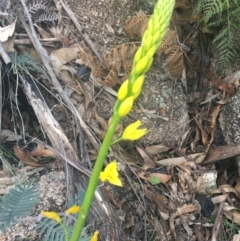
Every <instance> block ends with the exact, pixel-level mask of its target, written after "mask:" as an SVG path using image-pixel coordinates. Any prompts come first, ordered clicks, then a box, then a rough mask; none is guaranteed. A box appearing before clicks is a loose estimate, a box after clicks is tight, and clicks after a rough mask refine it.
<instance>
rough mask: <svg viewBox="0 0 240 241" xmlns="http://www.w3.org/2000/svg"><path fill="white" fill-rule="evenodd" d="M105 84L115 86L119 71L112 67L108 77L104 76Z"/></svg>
mask: <svg viewBox="0 0 240 241" xmlns="http://www.w3.org/2000/svg"><path fill="white" fill-rule="evenodd" d="M103 81H104V85H105V86H108V87H113V86H115V85H116V83H117V81H118V73H117V71H116V70H115V69H111V70H110V71H109V73H108V75H107V76H106V78H104V80H103Z"/></svg>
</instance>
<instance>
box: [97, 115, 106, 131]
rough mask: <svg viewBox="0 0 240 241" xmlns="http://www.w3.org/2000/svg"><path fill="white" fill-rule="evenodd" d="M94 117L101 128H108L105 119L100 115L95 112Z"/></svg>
mask: <svg viewBox="0 0 240 241" xmlns="http://www.w3.org/2000/svg"><path fill="white" fill-rule="evenodd" d="M95 118H96V120H97V121H98V123H99V124H100V125H101V127H102V128H103V130H105V131H106V130H107V129H108V123H107V121H105V120H104V119H103V118H102V117H101V116H99V115H98V114H97V113H95Z"/></svg>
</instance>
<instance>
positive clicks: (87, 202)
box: [70, 114, 120, 241]
mask: <svg viewBox="0 0 240 241" xmlns="http://www.w3.org/2000/svg"><path fill="white" fill-rule="evenodd" d="M119 121H120V117H119V116H118V115H117V114H114V116H113V118H112V122H111V125H110V127H109V128H108V130H107V133H106V135H105V137H104V140H103V143H102V146H101V148H100V150H99V154H98V158H97V160H96V163H95V166H94V168H93V171H92V175H91V177H90V180H89V183H88V188H87V191H86V194H85V197H84V200H83V204H82V207H81V211H80V213H79V215H78V219H77V222H76V224H75V226H74V230H73V234H72V237H71V239H70V241H78V240H79V237H80V235H81V232H82V229H83V227H84V224H85V221H86V218H87V216H88V213H89V210H90V206H91V203H92V200H93V197H94V193H95V190H96V188H97V185H98V181H99V175H100V172H101V171H102V167H103V163H104V160H105V158H106V156H107V153H108V148H109V146H110V144H111V141H112V137H113V135H114V133H115V130H116V128H117V125H118V123H119Z"/></svg>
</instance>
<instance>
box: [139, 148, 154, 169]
mask: <svg viewBox="0 0 240 241" xmlns="http://www.w3.org/2000/svg"><path fill="white" fill-rule="evenodd" d="M136 148H137V151H138V153H139V154H140V155H141V157H142V158H143V161H144V165H143V170H147V169H149V168H154V167H155V163H154V162H153V160H152V159H151V158H150V157H149V156H148V155H147V154H146V152H145V151H144V150H143V149H141V148H140V147H138V146H136Z"/></svg>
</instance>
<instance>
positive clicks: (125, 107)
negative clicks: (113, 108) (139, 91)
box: [118, 96, 133, 117]
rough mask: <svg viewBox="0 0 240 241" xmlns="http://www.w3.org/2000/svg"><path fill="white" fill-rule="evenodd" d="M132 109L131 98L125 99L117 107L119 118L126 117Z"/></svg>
mask: <svg viewBox="0 0 240 241" xmlns="http://www.w3.org/2000/svg"><path fill="white" fill-rule="evenodd" d="M132 107H133V96H130V97H128V98H126V99H125V100H124V101H123V102H122V103H121V104H120V106H119V109H118V114H119V116H120V117H124V116H125V115H127V114H128V113H129V112H130V110H131V109H132Z"/></svg>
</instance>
